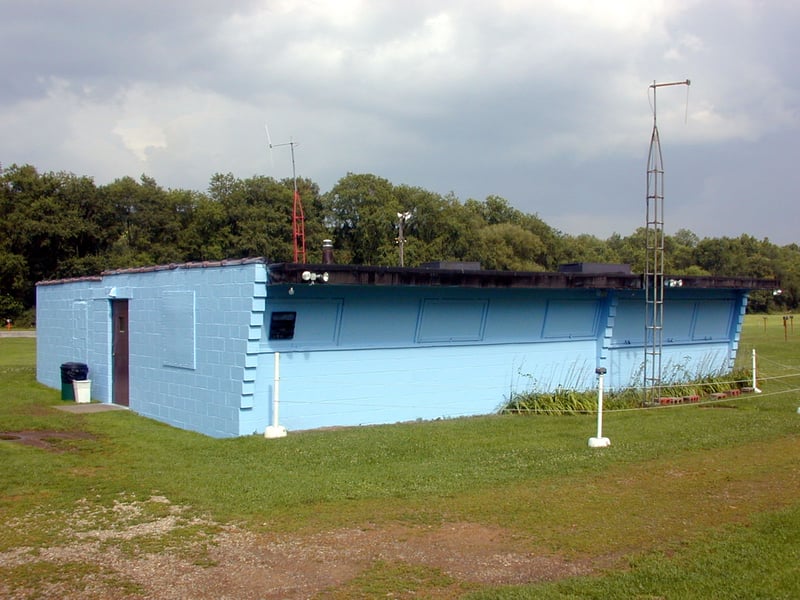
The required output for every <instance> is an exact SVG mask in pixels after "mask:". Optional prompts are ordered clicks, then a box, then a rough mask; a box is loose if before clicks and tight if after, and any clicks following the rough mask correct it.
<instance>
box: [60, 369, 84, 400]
mask: <svg viewBox="0 0 800 600" xmlns="http://www.w3.org/2000/svg"><path fill="white" fill-rule="evenodd" d="M86 379H89V367H88V365H86V364H84V363H79V362H67V363H64V364H63V365H61V399H62V400H73V401H74V400H75V392H74V391H73V390H72V382H73V381H85V380H86Z"/></svg>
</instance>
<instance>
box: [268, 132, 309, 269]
mask: <svg viewBox="0 0 800 600" xmlns="http://www.w3.org/2000/svg"><path fill="white" fill-rule="evenodd" d="M265 129H266V130H267V142H269V147H270V150H271V149H272V148H278V147H280V146H289V149H290V150H291V153H292V182H293V185H294V199H293V203H292V240H293V244H294V262H296V263H305V262H306V223H305V222H306V217H305V214H304V213H303V203H302V201H301V200H300V193H299V192H298V191H297V173H296V171H295V164H294V147H295V146H297V145H299V144H297V143H296V142H295V141H294V140H292V139H291V138H289V141H288V142H286V143H284V144H273V143H272V140H271V139H270V137H269V127H266V125H265Z"/></svg>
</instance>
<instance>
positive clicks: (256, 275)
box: [105, 263, 266, 437]
mask: <svg viewBox="0 0 800 600" xmlns="http://www.w3.org/2000/svg"><path fill="white" fill-rule="evenodd" d="M265 279H266V275H265V274H264V266H263V264H260V263H249V264H248V263H246V264H238V265H228V266H215V267H194V268H178V269H174V270H169V271H153V272H147V273H131V274H124V273H123V274H118V275H110V276H106V277H105V283H106V284H107V285H110V286H113V287H115V288H116V289H117V294H118V295H117V297H118V298H122V297H127V298H128V299H129V304H128V308H129V330H130V408H131V409H132V410H134V411H136V412H138V413H140V414H142V415H144V416H148V417H152V418H154V419H158V420H159V421H163V422H166V423H169V424H171V425H175V426H176V427H181V428H184V429H191V430H194V431H199V432H201V433H205V434H207V435H211V436H214V437H229V436H236V435H239V431H240V428H239V418H240V412H241V411H242V410H249V409H250V407H251V406H252V403H253V401H252V397H253V390H252V388H253V382H254V377H255V369H254V368H253V367H251V366H249V365H248V360H247V349H248V343H249V340H250V339H251V336H252V335H253V327H252V325H251V323H252V321H253V311H254V309H257V308H258V304H259V302H258V301H257V300H256V298H259V297H260V298H261V299H263V297H264V295H265V292H264V291H263V290H264V288H265V286H264V281H265ZM176 318H178V319H180V323H176ZM258 325H259V326H258V327H257V328H256V330H257V333H258V334H259V335H260V332H261V327H260V325H261V323H260V317H259V323H258Z"/></svg>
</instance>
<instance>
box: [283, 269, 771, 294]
mask: <svg viewBox="0 0 800 600" xmlns="http://www.w3.org/2000/svg"><path fill="white" fill-rule="evenodd" d="M268 269H269V283H270V284H271V285H279V284H303V283H307V281H305V280H304V279H303V273H304V272H306V271H308V272H309V273H316V274H318V275H321V274H322V273H327V274H328V281H327V283H328V284H329V285H375V286H404V285H428V286H460V287H482V288H596V289H627V290H631V289H633V290H636V289H642V287H643V282H644V277H643V276H642V275H637V274H631V273H621V272H607V273H599V272H594V273H581V272H574V273H564V272H539V271H491V270H474V269H467V268H465V269H431V268H417V267H374V266H363V265H341V264H299V263H273V264H271V265H269V266H268ZM664 285H665V286H666V287H686V288H691V289H741V290H775V289H778V287H779V282H778V281H777V280H774V279H756V278H750V277H702V276H690V277H680V276H676V277H672V276H665V278H664Z"/></svg>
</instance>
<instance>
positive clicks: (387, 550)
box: [0, 496, 591, 600]
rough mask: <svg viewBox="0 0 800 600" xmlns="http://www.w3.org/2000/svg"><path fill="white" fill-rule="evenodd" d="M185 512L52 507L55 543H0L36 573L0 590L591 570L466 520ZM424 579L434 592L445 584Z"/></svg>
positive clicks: (194, 587) (160, 500) (512, 580)
mask: <svg viewBox="0 0 800 600" xmlns="http://www.w3.org/2000/svg"><path fill="white" fill-rule="evenodd" d="M190 512H191V511H188V510H187V509H186V508H185V507H184V508H182V507H178V506H174V505H171V504H170V503H169V501H168V500H167V499H166V498H164V497H161V496H154V497H152V498H150V499H148V500H146V501H136V500H134V499H123V500H121V501H119V502H116V503H115V504H114V506H113V507H96V506H94V507H93V506H91V505H90V503H88V502H86V501H84V502H82V503H79V505H78V506H76V507H75V511H74V512H73V514H71V515H64V517H63V522H64V531H63V532H62V534H63V535H62V537H61V539H62V542H61V543H54V544H53V545H51V546H48V547H43V548H36V549H33V548H15V549H11V550H8V551H6V552H3V553H0V573H2V572H4V571H5V574H6V575H13V574H14V573H17V572H25V573H30V572H32V571H34V570H36V571H38V572H41V573H43V575H42V576H41V577H39V578H37V579H35V580H27V581H20V580H19V579H18V578H14V580H15V583H14V586H15V587H8V585H9V584H0V595H2V596H3V597H14V598H28V597H59V598H65V599H66V598H117V599H128V598H159V599H163V600H172V599H179V598H180V599H183V598H196V599H204V598H214V599H218V598H237V599H242V600H247V599H256V598H257V599H264V600H266V599H279V598H280V599H286V600H290V599H299V598H313V597H315V596H318V595H320V594H323V593H324V592H325V591H326V590H332V589H336V588H339V587H341V586H344V585H347V583H348V582H350V581H351V580H352V579H353V578H356V577H358V576H359V575H360V574H362V573H364V572H365V571H367V570H368V569H370V568H371V567H373V566H374V565H376V564H378V563H386V564H406V565H418V566H423V567H427V568H431V569H436V570H439V571H440V572H442V573H444V574H446V575H447V576H449V577H452V578H453V579H454V580H456V581H458V582H462V583H469V584H493V585H496V584H516V583H526V582H534V581H545V580H553V579H558V578H562V577H567V576H572V575H578V574H585V573H588V572H590V571H591V565H590V564H589V563H588V562H587V563H585V564H582V563H572V562H569V561H566V560H564V559H563V558H561V557H558V556H554V555H552V554H550V553H547V552H537V551H536V549H535V547H534V545H533V544H532V540H530V539H526V538H524V537H520V536H518V535H514V534H512V533H511V532H510V531H508V530H506V529H503V528H500V527H489V526H485V525H480V524H476V523H464V522H462V523H447V524H444V525H440V526H439V525H437V526H429V527H426V526H405V525H400V524H391V525H386V526H383V525H382V526H366V527H362V528H346V529H337V530H332V531H326V532H321V533H314V534H303V535H297V534H292V535H289V534H280V535H278V534H269V533H254V532H252V531H247V530H245V529H242V528H240V527H237V526H220V525H219V524H215V523H213V522H211V521H210V520H204V519H198V518H196V517H190V516H188V515H190ZM35 518H36V517H35V516H31V517H30V519H31V520H33V519H35ZM30 525H31V523H30V522H28V521H27V520H26V519H22V520H19V521H16V522H13V523H9V524H8V526H10V527H11V528H12V529H17V528H24V527H28V526H30ZM64 540H67V541H64ZM75 561H79V562H80V563H81V564H85V565H91V569H89V570H78V572H77V573H76V574H75V575H74V576H73V577H69V578H66V579H65V577H64V572H65V569H64V568H63V567H64V565H70V564H73V563H74V562H75ZM9 570H10V571H9ZM55 573H59V575H58V576H56V575H55ZM3 579H6V580H7V581H9V580H12V578H10V577H0V581H2V580H3ZM429 591H430V592H431V593H433V592H434V591H435V592H436V594H435V595H436V597H437V598H444V597H450V596H449V595H448V593H452V594H456V592H455V591H453V592H447V591H446V590H442V589H437V590H429ZM462 591H463V590H462ZM420 593H421V596H423V597H430V595H429V594H427V593H423V592H420ZM443 594H444V595H443ZM452 597H455V596H452Z"/></svg>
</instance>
